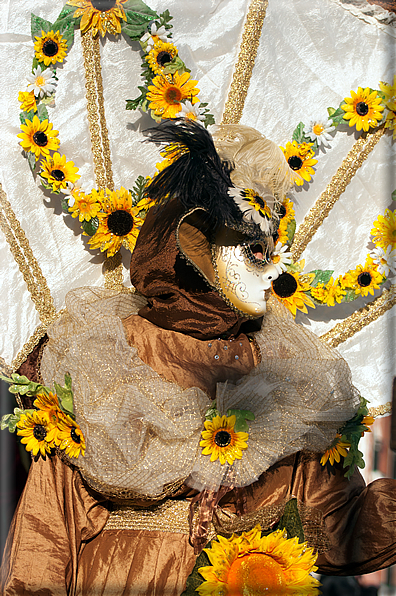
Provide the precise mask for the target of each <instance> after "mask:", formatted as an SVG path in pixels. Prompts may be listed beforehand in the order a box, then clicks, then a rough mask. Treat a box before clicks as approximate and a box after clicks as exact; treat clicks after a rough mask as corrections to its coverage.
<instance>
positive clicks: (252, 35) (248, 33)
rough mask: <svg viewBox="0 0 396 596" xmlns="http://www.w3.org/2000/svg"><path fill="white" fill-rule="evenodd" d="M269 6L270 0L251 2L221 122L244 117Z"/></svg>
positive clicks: (226, 122)
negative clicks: (244, 108)
mask: <svg viewBox="0 0 396 596" xmlns="http://www.w3.org/2000/svg"><path fill="white" fill-rule="evenodd" d="M267 6H268V0H252V2H251V3H250V6H249V10H248V13H247V16H246V21H245V25H244V28H243V34H242V42H241V46H240V49H239V54H238V59H237V63H236V66H235V70H234V75H233V78H232V83H231V87H230V90H229V92H228V97H227V101H226V104H225V106H224V112H223V119H222V121H221V124H238V122H239V121H240V119H241V117H242V112H243V107H244V105H245V100H246V96H247V92H248V89H249V84H250V79H251V76H252V71H253V66H254V62H255V59H256V56H257V50H258V47H259V43H260V36H261V29H262V27H263V22H264V18H265V13H266V11H267Z"/></svg>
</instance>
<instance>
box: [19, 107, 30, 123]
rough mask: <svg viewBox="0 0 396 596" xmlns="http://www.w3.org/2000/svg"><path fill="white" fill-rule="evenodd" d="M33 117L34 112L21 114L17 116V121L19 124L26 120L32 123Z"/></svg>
mask: <svg viewBox="0 0 396 596" xmlns="http://www.w3.org/2000/svg"><path fill="white" fill-rule="evenodd" d="M33 117H34V110H30V112H21V113H20V114H19V119H20V121H21V124H25V122H26V120H30V121H32V120H33Z"/></svg>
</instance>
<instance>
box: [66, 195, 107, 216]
mask: <svg viewBox="0 0 396 596" xmlns="http://www.w3.org/2000/svg"><path fill="white" fill-rule="evenodd" d="M71 196H72V200H73V201H74V202H73V205H70V203H71V201H70V202H69V212H70V213H71V216H72V217H74V218H76V217H78V220H79V221H90V220H91V219H92V218H93V217H96V216H97V215H98V213H99V211H100V210H101V208H102V205H101V203H99V202H98V200H97V197H95V195H94V191H92V193H90V194H89V195H86V194H85V193H84V192H83V191H82V190H78V189H74V190H73V191H72V193H71Z"/></svg>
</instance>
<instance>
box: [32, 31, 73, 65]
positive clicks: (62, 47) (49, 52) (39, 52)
mask: <svg viewBox="0 0 396 596" xmlns="http://www.w3.org/2000/svg"><path fill="white" fill-rule="evenodd" d="M35 38H36V39H37V41H35V42H34V51H35V56H36V58H37V60H38V61H39V62H44V64H45V66H49V65H50V64H56V63H57V62H63V60H64V59H65V57H66V54H67V41H66V39H64V38H63V37H62V35H61V34H60V32H59V31H55V33H54V32H53V31H49V32H48V33H45V32H44V31H43V30H42V31H41V37H40V36H38V35H36V36H35Z"/></svg>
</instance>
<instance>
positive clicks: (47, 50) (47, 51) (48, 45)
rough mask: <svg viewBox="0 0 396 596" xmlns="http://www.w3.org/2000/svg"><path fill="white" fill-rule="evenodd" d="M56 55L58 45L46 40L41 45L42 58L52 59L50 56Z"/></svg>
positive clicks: (51, 40)
mask: <svg viewBox="0 0 396 596" xmlns="http://www.w3.org/2000/svg"><path fill="white" fill-rule="evenodd" d="M57 53H58V44H57V43H56V42H55V41H54V40H53V39H47V41H45V42H44V43H43V54H44V56H48V57H49V58H52V56H56V54H57Z"/></svg>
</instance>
